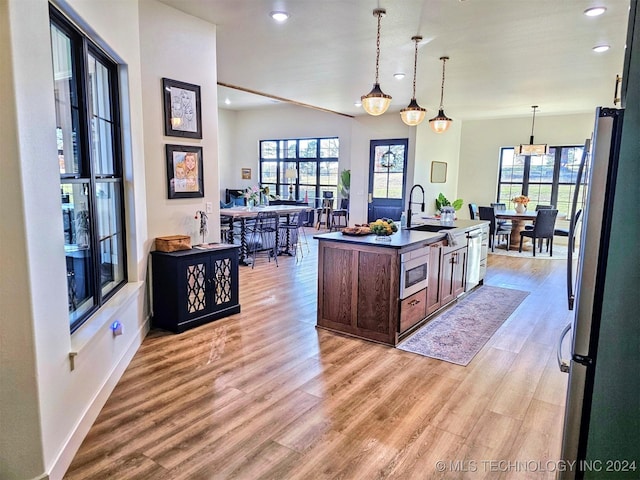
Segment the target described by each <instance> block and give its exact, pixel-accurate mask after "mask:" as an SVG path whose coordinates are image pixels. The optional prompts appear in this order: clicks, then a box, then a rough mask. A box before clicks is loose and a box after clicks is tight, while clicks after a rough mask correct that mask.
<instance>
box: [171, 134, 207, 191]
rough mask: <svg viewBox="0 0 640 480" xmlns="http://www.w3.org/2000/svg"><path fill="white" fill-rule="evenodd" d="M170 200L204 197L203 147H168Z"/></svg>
mask: <svg viewBox="0 0 640 480" xmlns="http://www.w3.org/2000/svg"><path fill="white" fill-rule="evenodd" d="M166 154H167V193H168V196H169V198H195V197H204V182H203V171H202V147H192V146H187V145H167V146H166Z"/></svg>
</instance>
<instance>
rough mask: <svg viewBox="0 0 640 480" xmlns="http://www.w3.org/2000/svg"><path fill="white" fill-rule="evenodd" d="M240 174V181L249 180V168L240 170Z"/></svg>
mask: <svg viewBox="0 0 640 480" xmlns="http://www.w3.org/2000/svg"><path fill="white" fill-rule="evenodd" d="M240 174H241V175H242V180H251V169H250V168H241V169H240Z"/></svg>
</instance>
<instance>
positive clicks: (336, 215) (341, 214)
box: [329, 209, 349, 231]
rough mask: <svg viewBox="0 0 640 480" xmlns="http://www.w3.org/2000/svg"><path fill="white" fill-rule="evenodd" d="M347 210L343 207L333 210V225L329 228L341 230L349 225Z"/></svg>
mask: <svg viewBox="0 0 640 480" xmlns="http://www.w3.org/2000/svg"><path fill="white" fill-rule="evenodd" d="M348 226H349V224H348V221H347V211H346V210H343V209H339V210H334V211H333V212H331V227H330V228H329V230H331V231H333V230H341V229H343V228H345V227H348Z"/></svg>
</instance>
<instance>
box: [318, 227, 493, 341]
mask: <svg viewBox="0 0 640 480" xmlns="http://www.w3.org/2000/svg"><path fill="white" fill-rule="evenodd" d="M443 228H444V229H445V230H443ZM425 230H426V231H425ZM429 230H433V231H429ZM487 230H488V222H486V221H475V220H461V221H457V222H454V223H453V224H452V225H448V226H442V225H440V224H439V223H438V222H425V223H423V224H422V225H414V226H413V227H412V228H411V229H409V230H406V229H403V230H400V231H399V232H396V233H394V234H393V235H391V236H390V237H389V239H388V240H387V241H380V240H377V239H376V237H375V236H374V235H366V236H348V235H344V234H343V233H341V232H333V233H326V234H321V235H316V236H315V237H314V238H316V239H318V317H317V326H318V327H320V328H325V329H328V330H333V331H336V332H341V333H345V334H348V335H353V336H357V337H360V338H364V339H367V340H372V341H375V342H380V343H384V344H387V345H393V346H395V345H396V344H397V343H398V342H399V341H400V340H402V339H403V338H405V337H406V336H408V335H409V334H410V333H412V332H413V331H415V330H416V329H417V328H418V327H419V326H421V325H422V324H424V323H425V322H426V321H427V320H428V318H429V317H430V316H432V315H433V314H434V313H435V312H437V311H438V310H440V309H441V308H443V307H444V306H446V305H448V304H449V303H451V302H452V301H454V300H455V299H456V298H458V297H459V296H460V295H462V294H463V293H464V292H465V291H466V290H470V289H471V288H472V287H471V288H467V281H466V280H467V272H468V271H469V269H472V270H473V271H474V272H479V269H480V262H481V258H480V256H478V255H475V256H474V257H473V259H474V260H473V261H474V262H477V263H478V265H468V261H467V258H468V241H469V240H468V237H470V236H471V234H473V232H484V231H487ZM478 245H479V244H478ZM485 251H486V249H485ZM485 257H486V255H485ZM479 281H481V278H480V279H479ZM474 285H475V284H474Z"/></svg>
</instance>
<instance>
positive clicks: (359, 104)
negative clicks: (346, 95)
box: [354, 102, 362, 107]
mask: <svg viewBox="0 0 640 480" xmlns="http://www.w3.org/2000/svg"><path fill="white" fill-rule="evenodd" d="M354 105H355V106H356V107H361V106H362V102H356V103H354Z"/></svg>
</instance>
